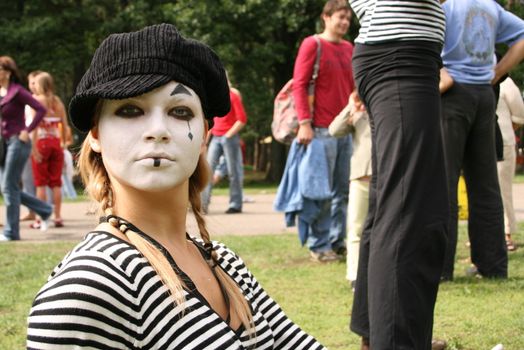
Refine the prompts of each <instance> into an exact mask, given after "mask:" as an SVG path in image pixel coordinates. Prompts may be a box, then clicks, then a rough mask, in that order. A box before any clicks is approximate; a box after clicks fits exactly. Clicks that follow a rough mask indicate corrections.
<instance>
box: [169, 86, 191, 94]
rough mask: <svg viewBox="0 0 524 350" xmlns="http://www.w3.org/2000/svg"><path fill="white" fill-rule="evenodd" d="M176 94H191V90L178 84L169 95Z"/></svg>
mask: <svg viewBox="0 0 524 350" xmlns="http://www.w3.org/2000/svg"><path fill="white" fill-rule="evenodd" d="M176 94H185V95H189V96H191V92H189V90H188V89H186V87H185V86H184V85H182V84H178V85H177V86H176V87H175V89H174V90H173V91H172V92H171V94H170V96H173V95H176Z"/></svg>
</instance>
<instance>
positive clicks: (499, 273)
mask: <svg viewBox="0 0 524 350" xmlns="http://www.w3.org/2000/svg"><path fill="white" fill-rule="evenodd" d="M442 7H443V9H444V12H445V14H446V38H445V42H444V48H443V51H442V60H443V63H444V68H443V71H442V72H441V73H442V75H443V76H447V77H448V78H449V77H450V79H449V83H448V84H441V92H442V112H443V117H442V131H443V139H444V151H445V158H446V166H447V176H448V186H449V191H450V192H449V199H450V210H451V215H450V222H449V234H448V244H447V249H446V257H445V261H444V269H443V273H442V278H441V279H442V280H452V279H453V267H454V261H455V250H456V245H457V213H458V209H457V208H458V206H457V183H458V178H459V176H460V173H461V171H463V174H464V177H465V180H466V187H467V190H468V205H469V222H468V230H469V239H470V242H471V261H472V263H473V264H474V265H475V268H474V270H473V271H474V272H476V273H478V274H480V276H484V277H494V278H506V277H507V273H508V257H507V251H506V244H505V239H504V217H503V214H504V213H503V206H502V200H501V196H500V189H499V183H498V179H497V159H496V150H495V123H496V120H495V108H496V101H495V96H494V92H493V88H492V84H494V83H496V82H497V81H498V80H499V79H500V78H501V77H502V76H503V75H504V74H506V73H507V72H508V71H509V70H510V69H511V68H512V67H513V66H515V65H516V64H518V63H519V62H520V61H521V60H522V59H523V58H524V21H523V20H522V19H520V18H519V17H517V16H515V15H513V14H512V13H510V12H508V11H506V10H504V9H503V8H502V7H501V6H500V5H499V4H497V3H496V2H495V1H491V0H447V1H446V2H445V3H444V4H443V6H442ZM497 43H504V44H506V45H508V46H509V50H508V51H507V53H506V54H505V55H504V57H503V58H502V59H501V60H500V61H499V62H498V63H496V60H495V44H497ZM443 81H445V80H443Z"/></svg>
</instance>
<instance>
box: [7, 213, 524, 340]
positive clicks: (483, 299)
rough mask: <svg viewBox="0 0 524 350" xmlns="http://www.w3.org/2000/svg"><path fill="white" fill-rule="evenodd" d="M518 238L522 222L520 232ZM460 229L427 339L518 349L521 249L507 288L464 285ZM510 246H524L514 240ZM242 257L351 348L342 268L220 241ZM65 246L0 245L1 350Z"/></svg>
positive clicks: (312, 324) (289, 309)
mask: <svg viewBox="0 0 524 350" xmlns="http://www.w3.org/2000/svg"><path fill="white" fill-rule="evenodd" d="M520 232H524V223H521V225H520ZM465 239H466V234H465V229H464V227H463V226H462V227H461V230H460V242H459V244H458V254H457V263H456V277H457V278H456V280H455V281H453V282H448V283H444V284H442V286H441V288H440V292H439V296H438V302H437V306H436V312H435V328H434V335H435V337H438V338H443V339H446V340H447V341H448V343H449V345H450V346H449V347H448V349H464V350H484V349H486V350H490V349H491V348H492V347H493V346H494V345H496V344H497V343H503V344H504V346H505V349H507V350H510V349H514V350H519V349H524V331H523V330H524V316H523V315H524V293H523V292H522V291H523V290H524V247H521V248H520V249H519V250H517V251H516V252H514V253H511V254H510V278H509V280H507V281H493V280H486V279H480V280H479V279H475V278H466V277H463V276H464V270H465V269H466V268H467V267H468V266H469V262H468V256H469V252H468V248H467V247H466V245H465ZM516 239H517V242H518V243H520V244H521V245H524V240H523V239H522V238H521V236H517V237H516ZM221 240H222V241H224V242H225V243H226V244H227V245H229V246H230V247H231V248H233V249H234V250H235V251H236V252H237V253H238V254H239V255H240V256H242V257H243V258H244V260H245V261H246V263H247V265H248V266H249V267H250V268H251V270H252V271H253V272H254V274H255V276H256V277H257V279H258V280H259V281H260V282H261V283H262V285H263V286H264V287H265V289H266V290H267V291H268V292H269V293H270V295H271V296H272V297H273V298H274V299H276V300H277V301H278V302H279V303H280V305H281V306H282V307H283V309H284V310H285V311H286V313H287V314H288V315H289V316H290V317H291V318H292V319H293V320H294V321H295V322H296V323H297V324H299V325H300V326H301V327H302V328H303V329H305V330H306V331H308V332H309V333H311V334H312V335H314V336H315V337H316V338H317V339H318V340H319V341H320V342H322V343H323V344H324V345H326V346H327V347H328V348H329V349H332V350H334V349H335V350H343V349H344V350H346V349H357V348H358V346H357V344H358V341H359V339H358V338H357V337H356V336H355V335H353V334H351V333H349V332H348V320H349V314H350V310H351V303H352V293H351V291H350V288H349V286H348V283H347V282H346V280H345V278H344V276H345V264H343V263H336V264H331V265H319V264H316V263H313V262H310V261H309V259H308V252H307V249H306V248H301V247H300V245H299V242H298V239H297V237H295V235H292V234H285V235H261V236H254V237H233V236H228V237H222V238H221ZM73 245H74V243H72V242H45V243H26V242H17V243H3V244H1V245H0V334H2V336H1V337H0V349H7V350H15V349H23V348H25V346H24V345H25V327H26V315H27V313H28V311H29V308H30V305H31V301H32V299H33V297H34V295H35V294H36V292H37V291H38V289H39V288H40V286H41V285H42V284H43V283H44V281H45V280H46V278H47V276H48V274H49V273H50V271H51V270H52V268H53V267H54V265H55V264H56V263H58V262H59V261H60V260H61V258H62V257H63V255H64V254H65V253H66V252H67V251H68V250H69V249H70V248H71V247H72V246H73Z"/></svg>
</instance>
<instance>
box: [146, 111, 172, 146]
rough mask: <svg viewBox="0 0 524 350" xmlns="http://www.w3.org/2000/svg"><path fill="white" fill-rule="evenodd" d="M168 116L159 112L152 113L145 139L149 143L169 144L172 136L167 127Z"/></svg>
mask: <svg viewBox="0 0 524 350" xmlns="http://www.w3.org/2000/svg"><path fill="white" fill-rule="evenodd" d="M166 122H167V116H165V115H164V114H163V113H161V112H159V111H155V112H153V113H151V116H150V118H149V120H148V123H147V126H146V130H145V133H144V137H145V139H146V140H147V141H152V142H168V141H169V140H171V135H170V133H169V130H168V127H167V123H166Z"/></svg>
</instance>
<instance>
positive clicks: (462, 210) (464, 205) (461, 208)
mask: <svg viewBox="0 0 524 350" xmlns="http://www.w3.org/2000/svg"><path fill="white" fill-rule="evenodd" d="M457 193H458V218H459V220H467V219H468V192H467V191H466V182H465V181H464V177H463V176H461V177H460V178H459V182H458V190H457Z"/></svg>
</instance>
